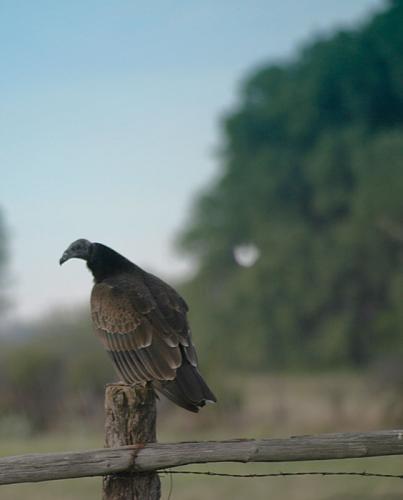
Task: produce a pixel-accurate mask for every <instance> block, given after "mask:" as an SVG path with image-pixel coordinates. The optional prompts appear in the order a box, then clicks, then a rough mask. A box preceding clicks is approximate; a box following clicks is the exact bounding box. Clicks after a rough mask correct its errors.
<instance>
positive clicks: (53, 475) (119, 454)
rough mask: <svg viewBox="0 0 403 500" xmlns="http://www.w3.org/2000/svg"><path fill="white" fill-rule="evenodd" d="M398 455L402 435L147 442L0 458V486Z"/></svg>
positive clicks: (402, 448) (392, 432) (394, 432)
mask: <svg viewBox="0 0 403 500" xmlns="http://www.w3.org/2000/svg"><path fill="white" fill-rule="evenodd" d="M386 455H403V430H390V431H378V432H363V433H336V434H322V435H316V436H295V437H290V438H282V439H245V440H243V439H242V440H233V441H207V442H187V443H150V444H145V445H133V446H123V447H119V448H102V449H98V450H89V451H82V452H65V453H45V454H36V453H35V454H29V455H20V456H15V457H4V458H0V484H10V483H22V482H37V481H51V480H54V479H68V478H78V477H86V476H104V475H110V474H116V473H121V472H147V471H154V470H158V469H166V468H169V467H177V466H179V465H186V464H194V463H209V462H289V461H302V460H329V459H341V458H359V457H360V458H361V457H379V456H386Z"/></svg>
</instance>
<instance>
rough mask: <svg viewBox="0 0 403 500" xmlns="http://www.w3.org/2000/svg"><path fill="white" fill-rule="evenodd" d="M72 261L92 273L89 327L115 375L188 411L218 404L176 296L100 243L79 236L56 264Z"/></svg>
mask: <svg viewBox="0 0 403 500" xmlns="http://www.w3.org/2000/svg"><path fill="white" fill-rule="evenodd" d="M73 258H76V259H82V260H84V261H86V263H87V267H88V269H89V270H90V271H91V273H92V275H93V278H94V286H93V288H92V292H91V299H90V306H91V318H92V323H93V327H94V331H95V334H96V336H97V337H98V338H99V340H100V341H101V343H102V344H103V346H104V348H105V349H106V351H107V353H108V355H109V356H110V358H111V360H112V363H113V365H114V368H115V370H116V372H117V374H118V376H119V377H120V378H121V379H122V380H123V381H124V382H125V383H126V384H130V385H138V384H140V385H146V384H151V386H152V388H153V389H155V390H156V391H158V392H159V393H162V394H164V395H165V396H166V397H167V398H169V399H170V400H171V401H172V402H174V403H175V404H176V405H178V406H180V407H182V408H184V409H186V410H189V411H191V412H195V413H196V412H198V411H199V409H200V408H201V407H203V406H204V405H205V404H206V402H213V403H215V402H217V399H216V397H215V395H214V394H213V392H212V391H211V390H210V388H209V387H208V385H207V384H206V382H205V381H204V379H203V377H202V376H201V374H200V372H199V370H198V358H197V354H196V350H195V347H194V344H193V341H192V335H191V331H190V328H189V322H188V319H187V313H188V310H189V309H188V306H187V304H186V302H185V300H184V299H183V298H182V297H181V296H180V295H179V293H178V292H177V291H176V290H175V289H174V288H173V287H172V286H170V285H168V284H167V283H165V282H164V281H163V280H162V279H160V278H158V277H157V276H154V275H153V274H151V273H149V272H147V271H145V270H143V269H142V268H140V267H139V266H137V265H136V264H134V263H133V262H131V261H130V260H128V259H127V258H126V257H124V256H123V255H121V254H119V253H118V252H116V251H115V250H113V249H112V248H109V247H108V246H106V245H103V244H101V243H92V242H91V241H88V240H87V239H84V238H80V239H78V240H76V241H74V242H73V243H71V245H70V246H69V247H68V248H67V249H66V250H65V252H64V253H63V255H62V257H61V258H60V261H59V263H60V265H62V264H63V263H64V262H66V261H68V260H70V259H73Z"/></svg>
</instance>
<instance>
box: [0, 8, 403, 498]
mask: <svg viewBox="0 0 403 500" xmlns="http://www.w3.org/2000/svg"><path fill="white" fill-rule="evenodd" d="M0 24H1V30H0V47H1V49H0V51H1V57H0V75H1V76H0V89H1V94H0V95H1V109H2V120H1V121H0V144H1V147H0V169H1V183H0V342H1V350H0V437H1V442H2V447H1V453H2V454H3V455H8V454H18V453H27V452H41V451H61V450H66V449H72V450H78V449H86V448H90V447H100V446H102V444H103V392H104V385H105V383H107V382H111V381H114V380H116V377H115V375H114V373H113V370H112V367H111V365H110V363H109V360H108V359H107V356H106V354H105V353H104V352H103V349H102V347H101V345H100V344H99V343H98V341H97V339H96V338H95V337H94V336H93V334H92V331H91V325H90V319H89V305H88V299H89V294H90V289H91V276H90V274H89V273H88V271H87V270H86V269H85V266H84V265H83V263H82V262H79V261H72V262H69V263H68V264H66V267H64V268H63V269H60V268H59V266H58V259H59V257H60V255H61V254H62V252H63V250H64V249H65V248H66V247H67V245H68V244H70V243H71V241H73V240H75V239H77V238H81V237H85V238H87V239H90V240H92V241H99V242H102V243H105V244H107V245H109V246H111V247H113V248H114V249H116V250H117V251H119V252H121V253H123V254H124V255H125V256H127V257H129V258H130V259H131V260H133V261H134V262H136V263H137V264H138V265H140V266H142V267H144V268H145V269H146V270H148V271H151V272H154V273H155V274H158V275H159V276H161V277H162V278H164V279H166V280H167V281H168V282H170V283H171V284H173V285H174V286H176V287H177V288H178V289H179V290H180V292H181V293H182V294H183V296H184V297H185V298H186V300H187V302H188V303H189V305H190V308H191V312H190V320H191V324H192V327H193V332H194V333H193V335H194V339H195V342H196V345H197V348H198V351H199V355H200V360H201V370H202V372H203V374H204V375H205V377H206V379H207V380H208V382H209V385H211V387H212V388H213V390H214V392H215V393H216V394H217V396H218V399H219V404H217V405H215V406H214V407H212V406H210V407H208V408H206V409H204V410H203V411H202V412H201V413H200V414H199V415H191V414H189V413H187V412H184V411H183V410H181V409H178V408H175V407H173V405H172V404H170V403H169V402H167V401H166V400H162V399H161V401H160V402H159V421H158V432H159V440H161V441H162V440H165V441H166V440H191V439H225V438H234V437H269V436H288V435H290V434H294V435H295V434H304V433H317V432H329V431H333V432H334V431H345V430H346V431H364V430H371V429H379V428H392V427H398V426H401V425H402V421H403V336H402V330H403V308H402V299H403V252H402V250H403V196H402V193H403V164H402V158H403V29H402V26H403V1H402V0H389V1H375V0H354V2H351V1H347V0H339V1H338V2H331V1H323V0H302V1H300V2H292V1H291V0H284V1H283V2H274V1H273V0H252V1H250V2H241V1H238V0H235V1H231V2H229V1H227V0H224V1H222V2H218V3H217V2H212V1H211V0H206V1H205V2H184V1H181V0H172V1H171V2H164V3H163V2H160V3H159V4H155V3H148V2H144V1H139V2H129V1H122V2H119V3H110V2H105V1H100V2H95V1H93V0H88V1H87V2H78V1H75V0H73V1H71V2H51V1H45V0H39V1H38V2H27V1H23V0H22V1H13V2H11V1H7V0H5V1H2V2H1V3H0ZM402 466H403V461H402V459H399V458H393V457H392V458H386V459H382V460H377V459H371V460H366V461H360V460H358V461H357V460H356V461H351V462H343V463H340V464H337V463H335V462H334V463H333V462H328V463H325V464H321V463H318V464H308V465H304V464H302V465H301V464H297V465H292V464H267V465H264V464H263V465H262V464H261V465H254V466H249V465H248V466H244V465H243V466H237V465H228V466H224V465H221V466H217V467H215V466H209V467H208V468H205V469H209V470H221V471H226V472H229V471H233V472H240V471H242V472H247V471H249V472H264V471H266V472H276V471H278V470H282V471H292V470H304V468H305V469H307V468H309V469H316V470H321V469H325V470H340V469H348V470H364V469H365V470H367V471H371V470H376V471H378V472H384V473H401V470H402ZM196 469H197V470H203V469H204V468H203V467H202V466H199V467H196ZM168 490H169V479H166V478H163V498H164V495H165V496H166V495H167V494H168ZM268 491H271V492H272V495H273V498H284V499H291V500H292V499H295V500H297V499H298V500H308V499H329V500H330V499H331V500H337V499H342V498H343V499H347V500H352V499H361V498H368V499H372V500H374V499H378V500H379V499H382V500H394V499H397V498H401V495H402V486H401V484H400V483H399V482H398V481H396V480H395V481H394V482H393V481H392V480H390V479H389V480H387V479H383V480H374V479H369V478H366V479H359V478H358V479H351V480H348V481H346V480H345V479H343V480H341V479H330V478H298V479H296V478H289V479H284V478H279V479H259V480H257V479H255V480H253V481H252V480H246V479H243V480H242V479H232V480H229V479H218V478H190V477H186V478H179V477H176V476H175V478H174V482H173V493H172V496H171V497H172V498H175V499H178V500H181V499H187V500H188V499H194V500H197V499H202V498H206V496H209V497H210V498H231V499H243V498H246V496H248V497H250V496H253V498H267V492H268ZM99 497H100V479H97V478H95V479H84V480H81V479H80V480H72V481H67V482H66V481H61V482H55V483H47V484H46V483H44V484H40V485H36V486H32V485H28V486H27V485H19V486H8V487H2V490H1V495H0V498H1V499H2V500H3V499H4V500H11V499H21V498H30V499H39V498H40V499H42V500H43V499H45V500H47V499H55V498H56V499H61V500H68V499H73V498H74V499H76V498H85V499H90V500H91V499H97V498H99Z"/></svg>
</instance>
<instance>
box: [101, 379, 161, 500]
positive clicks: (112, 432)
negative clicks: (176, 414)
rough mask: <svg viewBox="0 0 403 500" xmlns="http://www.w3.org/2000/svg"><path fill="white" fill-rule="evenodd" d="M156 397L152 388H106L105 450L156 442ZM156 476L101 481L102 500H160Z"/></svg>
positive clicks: (121, 476) (115, 476) (113, 477)
mask: <svg viewBox="0 0 403 500" xmlns="http://www.w3.org/2000/svg"><path fill="white" fill-rule="evenodd" d="M155 424H156V407H155V395H154V392H153V390H152V389H151V387H149V386H145V387H141V386H135V387H133V386H129V385H126V384H109V385H107V387H106V391H105V446H106V447H107V448H112V447H117V446H125V445H130V444H138V443H153V442H155V441H156V430H155ZM160 494H161V485H160V480H159V477H158V474H157V473H156V472H146V473H145V472H142V473H127V472H125V473H121V474H113V475H110V476H105V477H104V479H103V500H159V499H160Z"/></svg>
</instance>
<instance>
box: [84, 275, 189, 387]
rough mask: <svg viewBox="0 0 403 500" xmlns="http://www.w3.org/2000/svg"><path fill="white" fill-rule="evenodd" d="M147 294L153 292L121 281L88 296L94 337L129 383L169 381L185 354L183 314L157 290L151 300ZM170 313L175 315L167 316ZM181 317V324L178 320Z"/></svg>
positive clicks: (144, 285)
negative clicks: (89, 297) (98, 340)
mask: <svg viewBox="0 0 403 500" xmlns="http://www.w3.org/2000/svg"><path fill="white" fill-rule="evenodd" d="M161 283H163V282H161ZM165 286H166V287H168V285H165ZM151 288H155V287H150V288H149V286H148V284H147V283H145V282H140V281H139V280H137V281H133V280H129V279H128V280H124V279H123V280H120V282H116V280H115V283H113V284H110V283H105V282H103V283H99V284H96V285H94V287H93V290H92V294H91V316H92V320H93V323H94V326H95V332H96V334H97V335H98V337H99V338H100V340H101V342H102V344H103V345H104V347H105V348H106V350H107V351H108V353H109V354H110V356H111V358H112V360H113V362H114V364H115V366H116V368H117V370H118V372H119V374H120V376H121V377H122V378H123V379H124V380H125V381H126V382H128V383H141V382H146V381H150V380H173V379H174V378H175V375H176V370H177V368H179V366H181V364H182V352H183V348H186V349H188V350H189V347H188V346H186V344H189V340H188V339H187V338H188V336H187V335H186V334H184V332H183V330H184V329H185V328H187V322H186V310H184V309H182V308H180V307H178V304H176V301H175V300H174V301H173V302H172V300H173V298H171V299H169V298H168V297H166V296H165V295H166V294H164V293H162V291H161V290H159V293H158V294H156V296H154V294H153V291H152V290H151ZM172 290H173V289H172ZM182 300H183V299H182ZM172 307H173V308H174V310H175V311H176V312H171V309H172ZM175 307H176V309H175ZM183 313H184V315H185V317H184V319H182V320H181V319H179V317H178V316H181V315H182V316H183ZM185 325H186V327H185ZM180 326H182V329H181V328H180ZM190 344H191V342H190ZM190 350H191V348H190ZM193 350H194V349H193ZM186 357H188V356H187V355H186Z"/></svg>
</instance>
